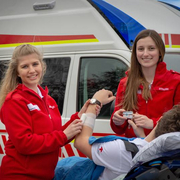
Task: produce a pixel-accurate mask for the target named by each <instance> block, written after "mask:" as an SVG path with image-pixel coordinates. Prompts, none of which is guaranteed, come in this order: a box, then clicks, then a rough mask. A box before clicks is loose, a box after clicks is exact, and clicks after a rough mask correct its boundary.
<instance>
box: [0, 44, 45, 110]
mask: <svg viewBox="0 0 180 180" xmlns="http://www.w3.org/2000/svg"><path fill="white" fill-rule="evenodd" d="M30 54H36V55H37V56H38V59H39V61H40V63H41V65H42V69H43V73H42V77H41V79H40V82H39V84H41V83H42V79H43V76H44V74H45V71H46V64H45V63H44V61H43V56H42V54H41V53H40V51H39V50H38V49H37V48H36V47H35V46H32V45H30V44H23V45H20V46H17V47H16V48H15V50H14V52H13V55H12V58H11V60H10V62H9V64H8V68H7V70H6V72H5V75H4V78H3V79H2V81H1V87H0V108H1V107H2V105H3V103H4V101H5V98H6V96H7V94H8V93H9V92H11V91H13V90H14V89H15V88H16V87H17V85H18V84H19V83H21V78H20V77H18V72H17V68H18V61H19V58H20V57H22V56H26V55H30Z"/></svg>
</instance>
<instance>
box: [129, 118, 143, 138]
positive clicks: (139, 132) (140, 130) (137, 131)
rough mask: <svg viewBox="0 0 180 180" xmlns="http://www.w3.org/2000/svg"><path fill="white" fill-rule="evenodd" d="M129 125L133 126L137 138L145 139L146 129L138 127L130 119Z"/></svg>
mask: <svg viewBox="0 0 180 180" xmlns="http://www.w3.org/2000/svg"><path fill="white" fill-rule="evenodd" d="M128 123H129V125H131V127H132V128H133V130H134V133H135V134H136V136H137V137H145V136H146V135H145V133H144V129H143V128H142V127H138V126H137V125H136V124H135V123H134V122H133V120H131V119H129V120H128Z"/></svg>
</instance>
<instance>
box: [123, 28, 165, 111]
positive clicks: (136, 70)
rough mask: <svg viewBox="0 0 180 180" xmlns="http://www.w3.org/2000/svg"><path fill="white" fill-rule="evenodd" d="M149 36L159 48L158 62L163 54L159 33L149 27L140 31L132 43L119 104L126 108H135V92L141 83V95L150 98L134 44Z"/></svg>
mask: <svg viewBox="0 0 180 180" xmlns="http://www.w3.org/2000/svg"><path fill="white" fill-rule="evenodd" d="M146 37H151V38H152V40H153V41H154V42H155V44H156V46H157V48H158V49H159V61H158V63H159V62H162V61H163V59H164V54H165V45H164V43H163V41H162V39H161V37H160V35H159V34H158V33H157V32H156V31H154V30H151V29H146V30H143V31H141V32H140V33H139V34H138V35H137V37H136V39H135V41H134V44H133V48H132V55H131V66H130V69H129V70H128V79H127V83H126V90H125V95H124V98H123V101H122V103H121V104H120V105H121V106H122V107H123V108H124V109H126V110H137V109H138V102H137V92H138V88H139V86H140V84H142V85H143V92H142V97H143V98H144V99H145V100H148V99H150V98H151V93H150V90H149V83H148V82H147V81H146V79H145V77H144V74H143V72H142V68H141V65H140V64H139V62H138V60H137V56H136V46H137V42H138V41H139V40H140V39H143V38H146Z"/></svg>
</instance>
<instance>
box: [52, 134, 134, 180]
mask: <svg viewBox="0 0 180 180" xmlns="http://www.w3.org/2000/svg"><path fill="white" fill-rule="evenodd" d="M115 139H123V140H133V139H134V138H131V139H128V138H125V137H120V136H114V135H111V136H105V137H101V138H98V139H97V138H95V137H93V136H92V137H90V138H89V144H93V143H102V142H108V141H113V140H115ZM103 171H104V167H102V166H98V165H96V164H95V163H94V162H93V161H92V160H91V159H89V158H83V157H77V156H72V157H68V158H64V159H62V160H60V161H59V162H58V163H57V166H56V169H55V176H54V179H53V180H97V179H98V178H99V176H100V175H101V173H102V172H103Z"/></svg>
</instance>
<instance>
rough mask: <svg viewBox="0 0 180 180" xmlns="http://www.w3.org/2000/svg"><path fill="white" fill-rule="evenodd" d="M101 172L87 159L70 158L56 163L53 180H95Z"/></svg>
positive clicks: (98, 167)
mask: <svg viewBox="0 0 180 180" xmlns="http://www.w3.org/2000/svg"><path fill="white" fill-rule="evenodd" d="M103 171H104V167H102V166H97V165H96V164H95V163H94V162H93V161H92V160H90V159H89V158H83V157H77V156H72V157H68V158H64V159H62V160H60V161H59V162H58V163H57V166H56V169H55V176H54V179H53V180H73V179H78V180H97V179H98V178H99V176H100V175H101V173H102V172H103Z"/></svg>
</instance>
